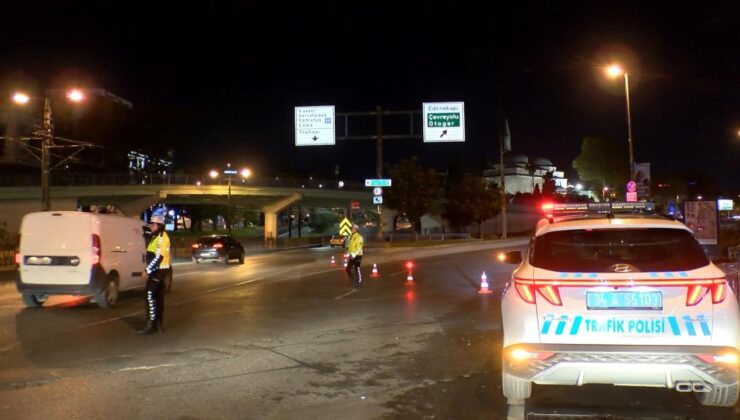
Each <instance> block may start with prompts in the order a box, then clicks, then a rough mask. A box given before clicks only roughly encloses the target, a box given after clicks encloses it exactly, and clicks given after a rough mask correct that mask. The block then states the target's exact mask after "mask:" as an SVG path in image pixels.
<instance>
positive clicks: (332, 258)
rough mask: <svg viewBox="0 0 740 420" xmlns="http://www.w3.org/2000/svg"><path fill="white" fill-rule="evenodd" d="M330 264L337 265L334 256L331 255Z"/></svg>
mask: <svg viewBox="0 0 740 420" xmlns="http://www.w3.org/2000/svg"><path fill="white" fill-rule="evenodd" d="M331 265H337V260H335V259H334V256H333V255H332V256H331Z"/></svg>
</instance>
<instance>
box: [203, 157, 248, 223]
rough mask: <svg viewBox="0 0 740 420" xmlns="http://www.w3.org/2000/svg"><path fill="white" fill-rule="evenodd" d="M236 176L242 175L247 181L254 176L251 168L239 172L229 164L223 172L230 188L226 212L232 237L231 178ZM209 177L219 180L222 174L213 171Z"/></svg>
mask: <svg viewBox="0 0 740 420" xmlns="http://www.w3.org/2000/svg"><path fill="white" fill-rule="evenodd" d="M236 174H239V175H241V177H242V178H244V179H247V178H249V177H250V176H251V175H252V171H251V170H249V168H242V169H241V170H239V171H237V170H236V169H234V168H232V167H231V164H230V163H227V164H226V169H224V170H223V175H224V176H225V177H226V180H227V182H228V186H229V189H228V195H227V204H226V212H227V218H228V220H227V223H226V229H227V230H228V232H229V235H231V178H232V177H233V176H234V175H236ZM208 175H209V176H210V177H211V178H213V179H215V178H218V176H219V175H220V173H219V172H218V171H217V170H215V169H212V170H211V171H210V172H209V173H208Z"/></svg>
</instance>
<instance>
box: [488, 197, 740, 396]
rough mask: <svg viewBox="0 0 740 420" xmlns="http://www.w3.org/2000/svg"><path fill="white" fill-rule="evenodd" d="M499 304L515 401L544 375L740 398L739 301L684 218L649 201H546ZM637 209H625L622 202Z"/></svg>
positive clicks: (508, 385) (505, 370)
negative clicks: (662, 212)
mask: <svg viewBox="0 0 740 420" xmlns="http://www.w3.org/2000/svg"><path fill="white" fill-rule="evenodd" d="M543 210H546V211H549V213H550V214H548V216H547V217H546V218H545V219H542V220H541V221H540V222H539V223H538V224H537V228H536V230H535V235H534V237H533V238H532V240H531V242H530V246H529V250H528V252H527V253H526V255H525V256H524V258H522V255H521V253H520V252H518V251H515V252H509V253H507V254H505V256H504V258H505V260H506V261H508V262H510V263H520V265H519V266H518V267H517V269H516V270H515V271H514V273H513V276H512V279H511V281H510V282H508V284H507V286H506V288H505V290H504V294H503V298H502V303H501V308H502V316H503V332H504V340H503V347H504V348H503V353H502V355H503V356H502V382H503V387H502V388H503V393H504V396H505V397H506V398H507V399H508V400H509V402H510V403H521V401H522V400H524V399H526V398H528V397H529V396H530V395H531V392H532V383H536V384H541V385H578V386H580V385H583V384H591V383H598V384H613V385H622V386H649V387H665V388H672V389H675V390H677V391H679V392H693V393H695V396H696V398H697V399H698V401H699V402H700V403H701V404H703V405H709V406H732V405H734V404H735V403H736V402H737V399H738V360H739V355H740V353H738V349H739V348H740V325H739V322H738V319H739V318H740V314H739V313H738V302H737V299H736V297H735V296H734V294H733V291H732V290H731V289H730V288H729V287H728V284H727V282H726V279H725V274H724V273H723V272H722V271H721V270H720V269H719V268H717V267H716V266H715V265H714V264H712V263H711V262H710V261H709V260H708V259H707V257H706V255H705V253H704V252H703V250H702V249H701V247H700V245H699V243H698V242H697V241H696V239H695V238H694V236H693V234H692V232H691V231H690V230H689V229H688V228H687V227H686V226H685V225H684V224H682V223H680V222H678V221H675V220H671V219H668V218H666V217H663V216H660V215H655V214H651V212H650V211H651V210H652V203H583V204H575V203H569V204H549V205H543ZM625 210H627V211H629V212H630V213H623V211H625Z"/></svg>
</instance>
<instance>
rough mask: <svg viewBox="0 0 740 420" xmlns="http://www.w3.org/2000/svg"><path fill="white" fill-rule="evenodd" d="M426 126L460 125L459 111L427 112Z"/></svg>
mask: <svg viewBox="0 0 740 420" xmlns="http://www.w3.org/2000/svg"><path fill="white" fill-rule="evenodd" d="M427 127H460V113H459V112H446V113H441V114H427Z"/></svg>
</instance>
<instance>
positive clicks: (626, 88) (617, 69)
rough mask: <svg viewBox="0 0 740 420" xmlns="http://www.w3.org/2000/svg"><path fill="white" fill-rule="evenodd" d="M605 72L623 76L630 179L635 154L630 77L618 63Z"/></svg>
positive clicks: (614, 75)
mask: <svg viewBox="0 0 740 420" xmlns="http://www.w3.org/2000/svg"><path fill="white" fill-rule="evenodd" d="M606 74H607V75H609V77H611V78H613V79H616V78H617V77H619V76H624V95H625V102H626V107H627V143H628V144H629V150H630V180H632V179H633V178H634V175H635V155H634V151H633V148H632V116H631V115H630V79H629V74H628V73H627V72H626V71H624V69H623V68H622V66H620V65H619V64H612V65H611V66H609V67H607V68H606Z"/></svg>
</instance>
